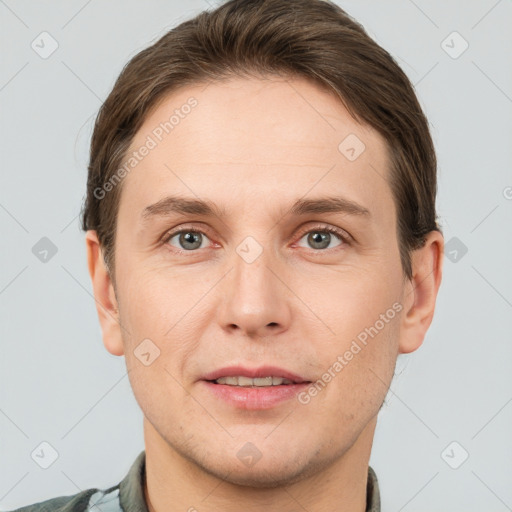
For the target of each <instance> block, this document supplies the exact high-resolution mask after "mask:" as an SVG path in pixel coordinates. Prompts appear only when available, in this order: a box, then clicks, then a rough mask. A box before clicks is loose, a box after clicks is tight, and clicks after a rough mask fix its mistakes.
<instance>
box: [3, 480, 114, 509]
mask: <svg viewBox="0 0 512 512" xmlns="http://www.w3.org/2000/svg"><path fill="white" fill-rule="evenodd" d="M107 503H108V504H109V505H110V507H109V508H108V511H109V512H117V511H119V512H122V508H121V507H120V506H119V485H116V486H115V487H111V488H110V489H107V490H103V491H102V490H99V489H87V490H85V491H82V492H79V493H77V494H73V495H71V496H60V497H58V498H51V499H49V500H46V501H42V502H40V503H34V504H32V505H27V506H25V507H21V508H17V509H16V510H12V511H11V512H87V511H89V510H90V511H93V510H100V508H99V507H98V506H100V505H103V504H105V505H106V504H107Z"/></svg>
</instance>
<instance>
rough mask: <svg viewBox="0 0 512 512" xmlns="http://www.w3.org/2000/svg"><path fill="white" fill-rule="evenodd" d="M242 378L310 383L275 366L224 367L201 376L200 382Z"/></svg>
mask: <svg viewBox="0 0 512 512" xmlns="http://www.w3.org/2000/svg"><path fill="white" fill-rule="evenodd" d="M235 376H244V377H250V378H252V379H255V378H257V377H269V376H272V377H282V378H283V379H288V380H291V381H292V382H294V383H297V384H299V383H301V382H310V381H308V380H307V379H304V378H302V377H301V376H300V375H297V374H295V373H293V372H290V371H288V370H285V369H283V368H278V367H277V366H260V367H258V368H246V367H244V366H226V367H224V368H219V369H218V370H215V371H213V372H210V373H207V374H205V375H203V377H202V380H217V379H220V378H221V377H235Z"/></svg>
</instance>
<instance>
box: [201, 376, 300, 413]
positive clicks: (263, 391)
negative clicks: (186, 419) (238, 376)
mask: <svg viewBox="0 0 512 512" xmlns="http://www.w3.org/2000/svg"><path fill="white" fill-rule="evenodd" d="M201 382H203V383H204V384H206V386H207V389H209V390H210V391H211V392H212V393H213V394H214V395H215V396H217V397H218V398H221V399H223V400H224V401H226V402H228V403H229V404H231V405H234V406H235V407H238V408H239V409H251V410H257V409H271V408H272V407H274V406H276V405H279V404H280V403H282V402H285V401H286V400H290V399H292V398H295V397H296V396H297V393H300V392H301V391H302V390H303V389H304V388H306V387H308V386H309V384H310V383H309V382H303V383H301V384H289V385H282V386H268V387H254V388H244V387H241V386H228V385H226V384H215V383H214V382H210V381H201Z"/></svg>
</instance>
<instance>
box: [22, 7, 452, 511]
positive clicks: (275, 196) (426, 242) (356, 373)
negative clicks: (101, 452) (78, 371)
mask: <svg viewBox="0 0 512 512" xmlns="http://www.w3.org/2000/svg"><path fill="white" fill-rule="evenodd" d="M435 197H436V157H435V152H434V148H433V144H432V140H431V137H430V134H429V129H428V123H427V120H426V119H425V116H424V114H423V112H422V111H421V108H420V106H419V104H418V101H417V99H416V97H415V94H414V91H413V88H412V86H411V85H410V83H409V81H408V79H407V77H406V76H405V74H404V73H403V72H402V71H401V69H400V68H399V67H398V65H397V64H396V63H395V62H394V60H393V59H392V58H391V57H390V56H389V54H388V53H387V52H386V51H385V50H383V49H382V48H380V47H379V46H378V45H377V44H376V43H375V42H374V41H373V40H371V39H370V38H369V37H368V36H367V34H366V33H365V31H364V30H363V28H362V27H361V26H360V25H359V24H357V23H356V22H355V21H354V20H352V19H351V18H350V17H348V15H346V13H344V12H343V11H342V10H341V9H340V8H339V7H337V6H336V5H334V4H332V3H330V2H326V1H322V0H294V1H290V0H267V1H264V0H232V1H229V2H227V3H225V4H223V5H221V6H220V7H218V8H217V9H215V10H213V11H211V12H204V13H201V14H200V15H199V16H197V17H196V18H194V19H193V20H190V21H187V22H185V23H183V24H181V25H179V26H178V27H177V28H175V29H174V30H171V31H170V32H169V33H167V34H166V35H165V36H163V37H162V38H161V39H160V40H159V41H158V42H156V43H155V44H154V45H153V46H151V47H150V48H148V49H146V50H144V51H142V52H141V53H139V54H138V55H136V56H135V57H134V58H133V59H132V60H131V61H130V63H129V64H128V65H127V66H126V67H125V69H124V70H123V72H122V73H121V75H120V77H119V78H118V80H117V82H116V84H115V86H114V89H113V91H112V92H111V94H110V95H109V97H108V98H107V100H106V101H105V103H104V105H103V106H102V108H101V111H100V113H99V115H98V118H97V121H96V125H95V130H94V134H93V137H92V143H91V155H90V166H89V177H88V183H87V198H86V202H85V207H84V211H83V228H84V230H85V231H86V244H87V255H88V264H89V272H90V275H91V279H92V285H93V289H94V295H95V298H96V301H97V310H98V315H99V320H100V324H101V328H102V333H103V341H104V344H105V347H106V349H107V350H108V351H109V352H110V353H111V354H114V355H119V356H121V355H124V356H125V359H126V365H127V370H128V375H129V378H130V382H131V386H132V389H133V391H134V394H135V397H136V399H137V402H138V404H139V405H140V407H141V409H142V412H143V414H144V442H145V450H144V451H143V452H142V453H141V454H140V455H139V457H138V458H137V459H136V461H135V462H134V464H133V466H132V468H131V470H130V472H129V473H128V474H127V476H126V477H125V479H124V480H123V481H122V482H121V483H120V484H118V485H114V486H112V487H110V488H104V487H103V488H101V489H98V488H95V489H88V490H86V491H83V492H81V493H78V494H76V495H74V496H68V497H62V498H56V499H54V500H49V501H46V502H44V503H41V504H39V505H32V506H30V507H25V508H23V509H20V510H23V511H32V510H34V511H35V510H59V511H61V512H67V511H84V510H103V511H106V510H108V511H119V510H125V511H149V512H163V511H166V512H175V511H187V510H188V511H195V510H197V511H199V512H201V511H209V512H216V511H223V512H226V511H231V510H247V511H259V510H262V509H263V508H265V510H267V511H272V512H273V511H280V512H283V511H285V512H287V511H292V510H293V511H294V510H308V511H310V512H316V511H324V510H332V511H338V512H363V511H372V512H375V511H379V510H380V497H379V488H378V481H377V476H376V475H375V473H374V471H373V470H372V469H371V468H370V467H369V465H368V464H369V458H370V453H371V448H372V441H373V435H374V431H375V426H376V421H377V415H378V412H379V409H380V407H381V406H382V404H383V401H384V398H385V396H386V393H387V390H388V388H389V385H390V382H391V380H392V377H393V372H394V368H395V363H396V358H397V356H398V354H400V353H408V352H412V351H414V350H416V349H417V348H418V347H419V346H420V345H421V343H422V341H423V339H424V336H425V333H426V331H427V329H428V327H429V325H430V323H431V321H432V318H433V313H434V307H435V300H436V296H437V292H438V289H439V285H440V280H441V272H442V254H443V237H442V234H441V232H440V229H439V227H438V226H437V223H436V214H435Z"/></svg>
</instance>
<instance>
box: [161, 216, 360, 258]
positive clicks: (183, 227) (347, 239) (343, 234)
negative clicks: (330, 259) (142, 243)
mask: <svg viewBox="0 0 512 512" xmlns="http://www.w3.org/2000/svg"><path fill="white" fill-rule="evenodd" d="M315 230H316V231H326V232H329V233H334V234H335V235H337V236H338V237H339V238H340V240H341V242H342V245H350V243H351V242H353V241H354V239H353V238H352V236H351V235H350V234H349V233H348V232H347V231H345V230H344V229H341V228H338V227H335V226H332V225H330V224H325V223H323V222H317V223H316V224H313V225H309V224H308V225H307V226H305V227H303V228H301V229H300V230H299V235H298V238H297V236H296V235H293V239H296V240H297V241H298V240H300V239H301V238H302V237H303V236H304V235H305V234H306V233H309V232H311V231H315ZM186 231H192V232H195V233H201V234H203V235H206V236H207V237H208V238H209V239H210V238H213V237H210V234H209V232H210V229H209V228H208V227H197V226H196V225H192V224H180V225H179V226H177V227H175V228H172V229H169V230H167V231H166V232H165V233H164V234H163V236H162V237H161V238H160V243H161V244H163V245H165V244H167V243H168V242H169V240H170V239H171V238H173V237H174V236H176V235H178V234H180V233H182V232H186ZM290 238H291V237H290ZM172 247H173V246H172ZM173 250H176V251H178V252H187V253H189V252H190V253H192V252H197V250H195V251H185V250H183V249H179V248H177V247H173ZM311 250H312V251H315V252H316V250H315V249H311ZM319 252H327V251H323V250H320V251H319Z"/></svg>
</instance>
